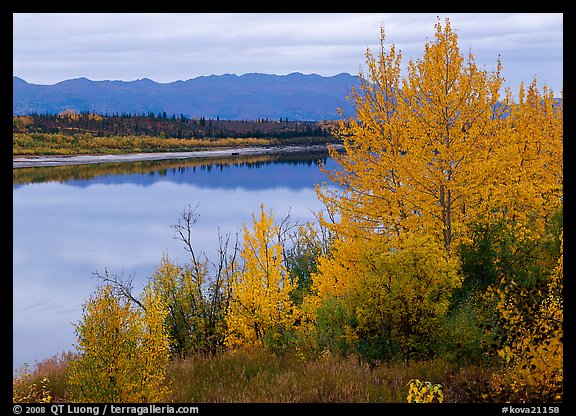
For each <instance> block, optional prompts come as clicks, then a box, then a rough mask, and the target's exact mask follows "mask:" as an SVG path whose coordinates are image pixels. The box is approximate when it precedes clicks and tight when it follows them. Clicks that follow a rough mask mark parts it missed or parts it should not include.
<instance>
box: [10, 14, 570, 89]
mask: <svg viewBox="0 0 576 416" xmlns="http://www.w3.org/2000/svg"><path fill="white" fill-rule="evenodd" d="M438 17H439V18H440V19H442V20H444V19H445V18H449V19H450V23H451V25H452V28H453V29H454V30H456V31H457V33H458V35H459V45H460V48H461V51H462V52H463V53H468V51H471V52H472V53H473V55H474V56H475V58H476V61H477V63H478V64H480V65H481V66H486V68H487V69H489V70H491V69H493V68H494V67H495V64H496V60H497V58H498V56H500V57H501V60H502V63H503V65H504V76H505V78H506V80H507V81H508V82H509V83H510V85H511V86H512V87H513V88H516V87H517V85H518V83H519V82H520V81H525V82H531V81H532V79H533V78H534V76H536V77H537V79H538V81H539V82H541V83H546V84H547V85H548V86H550V87H552V88H553V89H554V90H555V91H556V90H558V91H559V90H560V89H561V88H562V61H563V53H562V49H563V15H562V14H561V13H526V14H524V13H462V14H458V13H456V14H452V13H449V14H439V15H437V14H433V13H422V14H421V13H389V14H388V13H327V14H321V13H272V14H267V13H256V14H251V13H241V14H238V13H216V14H203V13H200V14H194V13H193V14H178V13H177V14H156V13H144V14H126V13H119V14H115V13H81V14H74V13H65V14H58V13H16V14H14V15H13V23H14V25H13V51H14V53H13V74H14V75H17V76H20V77H21V78H23V79H25V80H26V81H28V82H32V83H36V84H53V83H56V82H59V81H62V80H64V79H69V78H76V77H83V76H84V77H87V78H89V79H92V80H104V79H120V80H126V81H129V80H135V79H140V78H145V77H146V78H150V79H153V80H154V81H157V82H172V81H176V80H186V79H190V78H195V77H197V76H200V75H210V74H224V73H234V74H238V75H240V74H244V73H248V72H262V73H274V74H288V73H291V72H302V73H316V74H319V75H325V76H329V75H336V74H338V73H341V72H348V73H352V74H356V73H358V71H359V69H360V68H361V67H363V66H364V64H365V52H366V48H370V49H372V50H377V48H378V47H379V33H380V27H381V26H383V27H384V29H385V33H386V36H387V42H390V43H394V44H395V45H396V46H397V48H399V49H401V50H402V53H403V56H404V62H407V61H408V60H409V59H411V58H412V59H417V58H419V57H420V56H421V55H422V52H423V49H424V44H425V42H426V41H427V40H432V39H433V37H434V24H435V23H436V21H437V18H438Z"/></svg>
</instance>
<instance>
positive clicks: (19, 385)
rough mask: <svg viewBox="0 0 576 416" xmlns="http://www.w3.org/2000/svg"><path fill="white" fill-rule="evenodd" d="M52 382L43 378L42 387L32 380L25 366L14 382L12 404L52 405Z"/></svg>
mask: <svg viewBox="0 0 576 416" xmlns="http://www.w3.org/2000/svg"><path fill="white" fill-rule="evenodd" d="M49 385H50V380H49V379H48V378H47V377H43V378H42V380H41V382H40V386H38V384H37V383H35V382H34V381H33V380H32V375H31V374H30V373H29V372H28V365H27V364H25V365H24V366H23V367H22V369H21V370H20V372H19V373H18V374H17V375H16V377H14V380H13V381H12V402H14V403H50V402H52V395H51V394H50V391H49Z"/></svg>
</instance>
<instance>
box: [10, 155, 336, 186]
mask: <svg viewBox="0 0 576 416" xmlns="http://www.w3.org/2000/svg"><path fill="white" fill-rule="evenodd" d="M327 159H328V153H327V152H326V151H316V152H298V153H292V154H267V155H245V156H232V157H231V156H226V157H211V158H194V159H167V160H145V161H139V162H129V163H126V162H124V163H116V162H114V163H110V162H108V163H97V164H87V165H69V166H44V167H36V168H17V169H13V170H12V178H13V181H12V182H13V184H14V186H16V187H17V186H19V185H23V184H29V183H41V182H51V181H56V182H67V183H69V184H71V185H79V186H84V185H88V184H91V183H96V182H97V183H127V182H131V183H137V184H138V185H142V186H146V185H147V184H150V183H153V182H154V181H155V180H156V177H158V176H160V177H166V176H168V175H170V176H172V178H171V180H178V178H180V179H181V180H182V181H183V182H188V181H190V180H196V181H199V182H200V183H201V181H202V180H203V179H207V178H209V180H208V182H209V185H208V186H210V187H212V186H214V185H215V184H214V180H215V179H216V177H215V176H214V175H209V174H210V173H212V172H218V171H219V172H224V171H228V170H230V169H235V170H236V172H237V173H238V172H242V175H241V176H239V177H236V179H237V181H236V182H237V183H238V184H242V186H253V187H256V188H258V187H270V186H275V184H274V183H270V182H269V181H263V182H258V179H259V177H258V176H255V175H252V174H251V173H250V171H251V170H252V169H261V168H265V167H268V168H270V167H273V168H274V169H276V170H280V169H281V167H284V168H287V169H290V167H291V166H298V165H305V166H307V167H309V168H310V167H317V166H318V165H319V164H326V160H327ZM237 168H245V169H237ZM314 172H315V173H318V174H320V171H319V170H316V169H315V170H314ZM199 173H200V174H202V173H204V175H199ZM146 177H149V178H150V180H146ZM318 178H319V179H320V176H318ZM270 179H277V180H279V181H280V182H281V183H282V186H290V187H294V188H298V187H301V186H304V187H305V186H306V184H307V183H308V182H309V181H302V180H301V178H299V177H297V176H296V177H295V178H293V179H296V181H294V180H292V181H290V182H289V183H286V181H285V180H284V178H283V177H282V176H272V177H271V178H270ZM298 179H300V180H298ZM222 186H227V184H222ZM233 186H235V185H233Z"/></svg>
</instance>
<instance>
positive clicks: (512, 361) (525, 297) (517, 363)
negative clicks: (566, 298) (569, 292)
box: [491, 250, 564, 402]
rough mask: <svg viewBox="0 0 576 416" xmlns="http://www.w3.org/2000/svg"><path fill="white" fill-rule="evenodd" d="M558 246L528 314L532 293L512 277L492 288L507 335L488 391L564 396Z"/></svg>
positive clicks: (517, 396) (523, 398)
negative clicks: (499, 368) (539, 294)
mask: <svg viewBox="0 0 576 416" xmlns="http://www.w3.org/2000/svg"><path fill="white" fill-rule="evenodd" d="M562 253H563V250H562V251H561V254H560V257H559V259H558V265H557V267H556V268H555V270H554V271H553V272H552V274H551V276H550V277H549V280H548V284H547V294H546V296H545V297H544V298H543V300H542V301H541V303H540V304H539V305H536V308H535V309H536V313H535V314H533V315H532V314H531V315H532V316H530V319H527V317H526V316H525V315H526V314H527V313H528V307H527V306H532V305H527V304H529V303H530V302H531V301H532V296H531V294H530V293H527V289H525V288H521V287H518V286H516V285H514V284H513V283H508V282H506V281H504V282H503V283H506V284H508V285H507V286H506V288H505V289H497V290H496V292H495V295H496V296H498V299H499V302H498V310H499V311H500V313H501V316H502V318H503V320H504V324H505V329H506V330H507V332H508V333H509V338H510V339H512V341H511V342H509V343H508V344H507V345H505V346H504V347H503V348H502V349H501V350H500V351H499V352H498V353H499V356H500V357H501V358H502V359H503V360H504V363H505V369H504V371H502V372H499V373H497V374H495V375H494V377H493V378H492V382H491V389H492V392H491V394H492V395H493V396H495V397H494V398H496V399H499V398H501V397H499V396H504V397H505V398H506V400H512V401H518V402H527V401H534V400H538V401H561V400H562V397H563V379H564V370H563V357H564V354H563V316H564V313H563V296H562V293H563V286H564V285H563V254H562Z"/></svg>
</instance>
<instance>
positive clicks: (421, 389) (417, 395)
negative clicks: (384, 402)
mask: <svg viewBox="0 0 576 416" xmlns="http://www.w3.org/2000/svg"><path fill="white" fill-rule="evenodd" d="M406 400H407V401H408V403H434V402H437V403H442V402H444V391H443V387H442V384H432V383H430V382H429V381H424V382H422V381H420V380H418V379H417V378H413V379H412V380H410V381H409V382H408V397H407V398H406Z"/></svg>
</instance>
